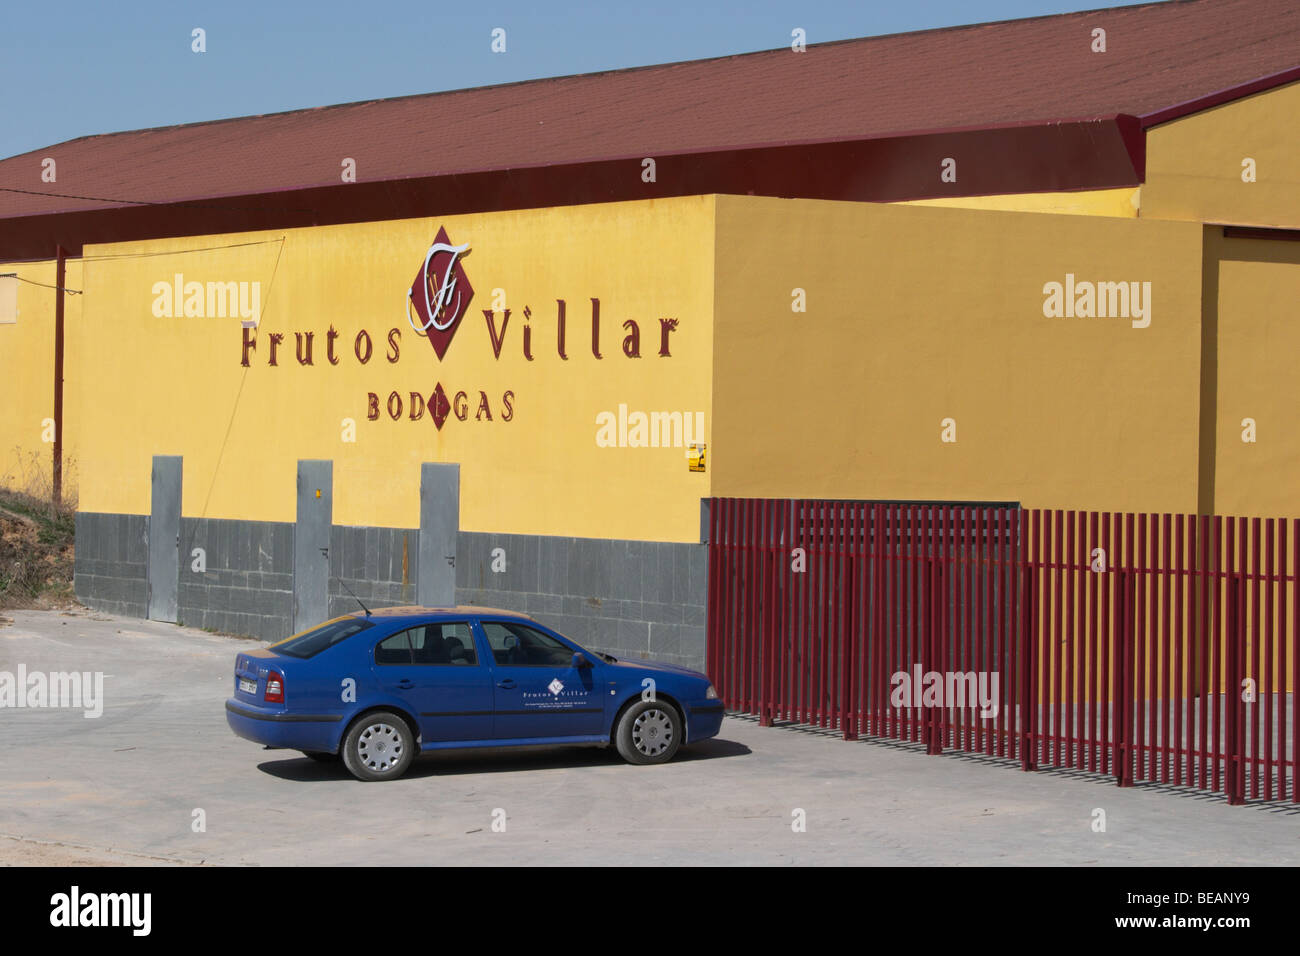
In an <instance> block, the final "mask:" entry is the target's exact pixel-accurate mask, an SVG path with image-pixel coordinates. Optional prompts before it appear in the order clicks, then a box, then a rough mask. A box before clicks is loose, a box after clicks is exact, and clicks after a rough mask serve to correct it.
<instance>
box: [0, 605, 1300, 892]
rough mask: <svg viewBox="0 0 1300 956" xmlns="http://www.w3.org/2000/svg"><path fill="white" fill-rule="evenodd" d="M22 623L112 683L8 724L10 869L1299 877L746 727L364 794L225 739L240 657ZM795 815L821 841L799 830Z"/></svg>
mask: <svg viewBox="0 0 1300 956" xmlns="http://www.w3.org/2000/svg"><path fill="white" fill-rule="evenodd" d="M8 616H9V617H10V618H12V623H11V624H8V625H4V626H0V671H8V672H11V673H13V672H16V671H17V668H18V667H19V665H23V666H25V667H26V668H27V670H28V671H29V672H32V671H43V672H49V671H70V670H77V671H92V672H93V671H102V672H104V674H105V675H106V677H105V682H104V695H105V700H104V709H103V715H102V716H101V717H99V718H97V719H87V718H86V717H84V716H83V715H82V712H81V711H79V710H59V709H9V708H4V709H0V753H3V755H4V757H3V764H4V771H3V774H0V836H3V837H4V839H0V863H4V862H8V863H17V864H19V865H23V864H31V863H55V864H61V863H65V862H69V861H78V862H87V863H96V862H102V863H106V864H112V863H116V862H120V863H129V864H133V865H139V864H149V863H163V864H165V863H168V862H177V863H198V862H200V861H202V862H206V863H208V864H214V863H215V864H261V865H272V864H289V865H297V864H310V865H349V864H388V865H406V864H444V863H452V864H480V863H482V864H511V863H519V864H542V865H544V864H557V865H559V864H602V865H611V864H620V863H624V862H638V863H650V864H664V865H682V864H728V865H755V864H765V865H784V864H797V865H819V864H827V865H831V864H903V865H908V864H918V865H929V864H946V865H952V864H956V865H972V864H973V865H978V864H1013V865H1022V864H1047V865H1052V864H1062V865H1083V866H1087V865H1107V864H1119V865H1124V864H1134V865H1150V864H1159V865H1180V866H1195V865H1225V864H1226V865H1235V864H1286V865H1295V864H1297V863H1300V812H1296V809H1297V808H1294V807H1291V808H1269V807H1261V806H1247V807H1229V806H1228V805H1227V804H1226V803H1225V802H1224V801H1223V800H1222V799H1220V798H1217V797H1213V796H1209V795H1206V794H1199V793H1193V792H1190V791H1183V792H1173V791H1170V790H1169V789H1168V788H1165V789H1164V790H1162V788H1159V787H1145V786H1139V787H1135V788H1132V789H1126V790H1120V789H1118V788H1116V787H1115V786H1113V784H1112V783H1110V782H1109V781H1108V779H1107V778H1101V777H1089V776H1088V775H1086V774H1071V773H1060V772H1040V773H1033V774H1026V773H1022V772H1020V771H1019V770H1018V769H1016V768H1015V767H1014V766H1009V765H1007V764H996V763H993V762H989V761H984V760H974V759H967V758H962V757H958V756H942V757H927V756H925V754H924V753H923V752H920V751H918V750H916V749H913V748H910V747H901V746H891V745H887V744H882V743H873V742H867V741H859V742H853V743H846V742H843V741H841V740H839V739H838V737H837V736H836V735H834V734H828V733H823V732H818V731H812V730H808V729H798V728H792V727H772V728H761V727H759V726H758V725H757V723H756V722H755V721H753V720H750V719H744V718H732V717H729V718H728V719H727V720H726V721H725V722H724V724H723V729H722V734H721V735H720V737H719V738H718V739H715V740H712V741H707V742H704V743H702V744H700V745H698V746H695V747H692V748H689V749H687V750H684V751H682V752H681V754H679V756H678V758H677V759H676V760H675V761H674V762H673V763H671V764H667V765H664V766H659V767H633V766H629V765H626V764H624V763H623V762H622V761H621V760H619V759H618V757H617V755H616V754H615V753H614V752H613V751H612V750H605V751H601V750H546V751H536V750H525V751H511V752H503V751H480V752H476V753H473V754H465V755H450V756H449V755H438V756H433V757H423V758H421V759H420V760H419V761H418V762H417V763H416V764H415V766H413V767H412V769H411V770H410V771H409V772H408V773H407V775H406V776H405V777H403V778H401V779H399V780H396V781H392V782H387V783H380V784H363V783H360V782H358V781H356V780H354V779H353V778H352V777H351V776H350V775H349V774H347V772H346V771H345V770H344V769H343V768H342V767H341V766H338V765H322V764H317V763H314V762H312V761H310V760H308V759H306V758H305V757H302V756H301V755H299V754H297V753H293V752H283V751H265V750H262V749H260V748H259V747H258V746H257V745H255V744H252V743H250V742H248V741H244V740H241V739H239V738H236V737H235V736H234V735H233V734H232V733H231V732H230V730H229V729H228V728H227V726H226V721H225V713H224V709H223V703H224V701H225V699H226V697H227V696H229V691H230V683H231V672H232V667H233V662H234V656H235V654H236V652H237V651H238V650H239V649H241V648H245V647H248V646H249V645H250V642H248V641H244V640H240V639H236V638H231V637H225V636H220V635H215V634H210V633H206V632H204V631H199V630H195V629H193V628H181V627H176V626H173V625H168V624H158V623H154V622H147V621H138V620H134V619H127V618H119V617H113V616H110V615H106V614H101V613H98V612H91V611H86V610H77V611H73V612H57V611H11V612H8ZM1096 809H1102V810H1104V811H1105V814H1106V832H1104V833H1097V832H1094V831H1093V829H1092V823H1093V819H1094V810H1096ZM799 810H802V811H803V812H804V818H805V819H806V832H795V831H794V829H792V821H794V820H795V819H797V816H798V815H797V813H796V811H799ZM195 811H202V819H203V820H204V822H205V825H206V830H205V831H204V832H195V829H194V827H193V823H194V821H195V819H196V818H197V815H196V812H195ZM502 812H503V813H504V820H505V829H504V832H499V830H494V828H493V824H494V821H499V820H500V819H501V818H502Z"/></svg>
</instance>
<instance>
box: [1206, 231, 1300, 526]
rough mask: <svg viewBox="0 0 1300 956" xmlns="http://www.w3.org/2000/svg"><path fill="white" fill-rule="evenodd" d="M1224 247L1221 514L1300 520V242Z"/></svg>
mask: <svg viewBox="0 0 1300 956" xmlns="http://www.w3.org/2000/svg"><path fill="white" fill-rule="evenodd" d="M1222 248H1223V249H1224V256H1225V258H1224V259H1222V260H1221V261H1220V263H1219V335H1218V360H1219V361H1218V364H1219V378H1218V409H1217V411H1218V415H1217V428H1216V447H1217V454H1216V465H1217V467H1216V469H1215V479H1214V485H1215V490H1214V498H1215V511H1216V512H1218V513H1219V514H1224V515H1244V516H1247V517H1300V385H1297V380H1296V367H1297V362H1298V361H1300V243H1294V242H1262V241H1255V240H1241V239H1233V240H1228V241H1227V242H1226V243H1224V244H1223V247H1222ZM1247 257H1249V258H1247ZM1270 259H1271V260H1273V261H1268V260H1270ZM1246 419H1251V420H1252V421H1253V424H1254V428H1253V435H1252V434H1251V429H1250V423H1246V424H1243V422H1244V421H1245V420H1246ZM1243 436H1245V437H1247V438H1251V437H1253V438H1254V440H1253V441H1243V440H1242V439H1243Z"/></svg>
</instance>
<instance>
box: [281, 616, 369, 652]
mask: <svg viewBox="0 0 1300 956" xmlns="http://www.w3.org/2000/svg"><path fill="white" fill-rule="evenodd" d="M372 626H373V625H372V624H371V623H370V622H369V621H367V620H366V619H365V618H363V617H352V616H351V615H348V616H347V617H336V618H335V619H334V620H332V621H326V622H325V623H324V624H322V625H320V627H313V628H311V629H310V630H306V631H302V632H300V633H298V634H295V635H293V637H286V638H285V639H284V640H283V641H281V642H280V643H279V644H272V645H271V650H273V651H275V652H276V653H277V654H288V655H289V656H290V657H315V656H316V655H317V654H319V653H320V652H321V651H323V650H325V648H327V647H333V646H334V645H335V644H337V643H338V642H339V641H345V640H347V639H348V638H349V637H351V636H352V635H353V634H358V633H360V632H361V631H364V630H366V629H367V628H369V627H372Z"/></svg>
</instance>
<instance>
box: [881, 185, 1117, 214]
mask: <svg viewBox="0 0 1300 956" xmlns="http://www.w3.org/2000/svg"><path fill="white" fill-rule="evenodd" d="M1141 193H1142V190H1141V188H1140V187H1136V186H1130V187H1125V188H1123V189H1084V190H1080V191H1078V192H1068V193H1011V194H1007V195H999V196H953V197H951V198H948V197H944V198H942V199H910V200H907V201H905V202H901V203H897V204H896V205H900V206H941V207H943V208H946V209H998V210H1002V211H1004V212H1053V213H1058V214H1061V215H1070V216H1112V217H1115V218H1118V219H1134V218H1136V217H1137V215H1138V208H1139V206H1140V205H1141V203H1140V199H1141Z"/></svg>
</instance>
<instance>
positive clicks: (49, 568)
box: [0, 489, 76, 608]
mask: <svg viewBox="0 0 1300 956" xmlns="http://www.w3.org/2000/svg"><path fill="white" fill-rule="evenodd" d="M75 513H76V511H75V505H69V504H66V503H65V504H63V505H62V506H60V507H58V508H55V507H54V506H53V505H52V504H51V503H50V501H49V500H48V499H44V500H43V499H41V498H38V497H35V496H33V495H30V494H27V493H25V492H20V491H9V490H4V489H0V608H15V607H63V606H66V605H68V604H71V603H74V597H73V590H72V568H73V558H74V556H75V545H74V542H73V538H74V528H75V520H74V515H75Z"/></svg>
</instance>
